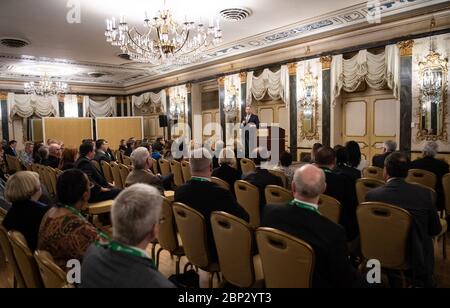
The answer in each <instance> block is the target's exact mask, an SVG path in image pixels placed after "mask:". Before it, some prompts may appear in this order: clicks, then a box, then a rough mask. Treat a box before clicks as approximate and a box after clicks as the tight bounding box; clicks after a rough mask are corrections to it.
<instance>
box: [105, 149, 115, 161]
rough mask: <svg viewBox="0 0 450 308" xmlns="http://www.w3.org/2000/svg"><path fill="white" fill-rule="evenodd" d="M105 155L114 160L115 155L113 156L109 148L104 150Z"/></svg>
mask: <svg viewBox="0 0 450 308" xmlns="http://www.w3.org/2000/svg"><path fill="white" fill-rule="evenodd" d="M106 155H107V156H108V157H109V160H110V161H116V157H115V156H114V154H113V152H112V151H111V149H108V150H107V151H106Z"/></svg>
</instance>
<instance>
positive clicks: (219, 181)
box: [211, 176, 231, 190]
mask: <svg viewBox="0 0 450 308" xmlns="http://www.w3.org/2000/svg"><path fill="white" fill-rule="evenodd" d="M211 182H213V183H216V184H217V185H219V186H220V187H222V188H223V189H226V190H230V189H231V188H230V184H228V183H227V182H225V181H224V180H222V179H219V178H216V177H214V176H213V177H211Z"/></svg>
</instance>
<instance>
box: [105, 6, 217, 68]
mask: <svg viewBox="0 0 450 308" xmlns="http://www.w3.org/2000/svg"><path fill="white" fill-rule="evenodd" d="M164 7H165V5H164ZM144 28H145V32H144V33H141V32H139V31H138V30H137V29H136V28H135V27H130V26H129V25H128V23H127V22H126V21H125V17H124V16H122V17H121V18H120V22H117V21H116V19H115V18H112V19H108V20H107V21H106V32H105V36H106V41H107V42H109V43H111V45H112V46H117V47H120V49H121V50H122V52H123V53H125V54H128V55H129V56H130V59H131V60H134V61H137V62H143V63H150V64H153V65H162V64H163V65H172V64H175V65H177V64H178V65H182V64H188V63H193V62H198V61H199V60H201V59H202V57H203V56H202V52H203V51H205V50H206V49H207V48H208V47H210V46H215V45H217V44H218V43H220V42H221V41H222V30H221V29H220V25H219V21H217V23H216V24H214V22H212V21H211V22H210V24H209V26H205V25H204V24H202V23H199V24H196V23H194V22H192V21H188V20H187V19H186V21H185V22H181V23H180V22H178V21H176V20H174V18H173V15H172V11H171V10H169V9H166V8H164V9H163V10H162V11H160V12H159V13H158V15H157V16H155V17H153V18H152V19H149V18H148V16H147V13H145V19H144Z"/></svg>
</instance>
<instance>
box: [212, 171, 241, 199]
mask: <svg viewBox="0 0 450 308" xmlns="http://www.w3.org/2000/svg"><path fill="white" fill-rule="evenodd" d="M212 176H214V177H216V178H219V179H221V180H224V181H225V182H227V183H228V185H230V188H231V192H233V193H234V183H235V182H236V181H239V180H240V179H241V177H242V174H241V173H240V172H239V171H238V170H236V169H234V168H233V167H230V166H229V165H227V164H223V165H222V166H220V167H219V168H216V169H214V170H213V172H212Z"/></svg>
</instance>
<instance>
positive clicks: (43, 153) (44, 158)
mask: <svg viewBox="0 0 450 308" xmlns="http://www.w3.org/2000/svg"><path fill="white" fill-rule="evenodd" d="M38 154H39V157H40V158H41V162H40V163H41V165H44V166H48V164H49V162H48V155H49V151H48V147H47V146H46V145H44V146H42V147H41V148H40V149H39V151H38Z"/></svg>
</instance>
